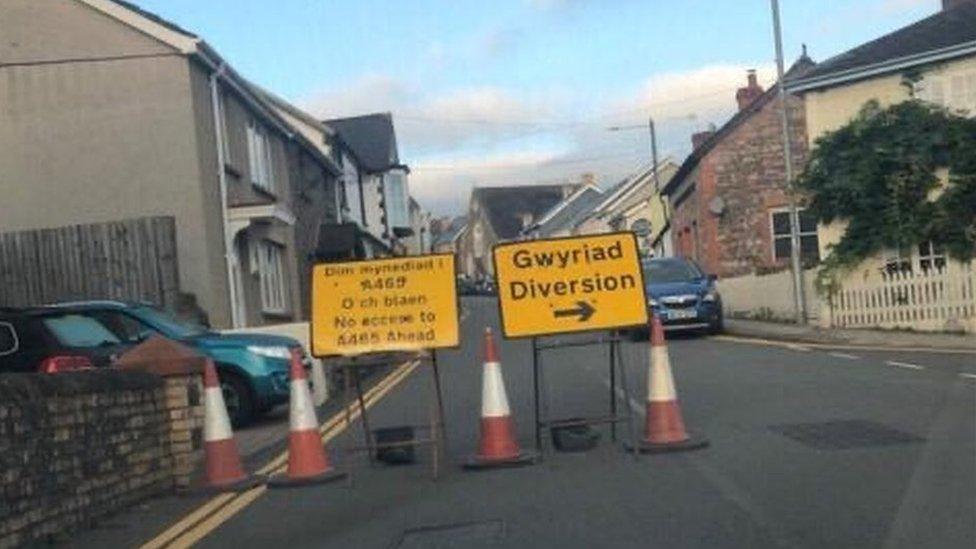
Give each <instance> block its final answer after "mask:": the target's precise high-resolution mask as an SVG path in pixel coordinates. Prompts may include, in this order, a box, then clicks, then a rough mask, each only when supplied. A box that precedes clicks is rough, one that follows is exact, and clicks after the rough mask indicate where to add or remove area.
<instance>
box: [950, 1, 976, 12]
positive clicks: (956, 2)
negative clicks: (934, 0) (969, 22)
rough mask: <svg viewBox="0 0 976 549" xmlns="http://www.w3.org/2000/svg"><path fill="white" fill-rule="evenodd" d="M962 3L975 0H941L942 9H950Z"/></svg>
mask: <svg viewBox="0 0 976 549" xmlns="http://www.w3.org/2000/svg"><path fill="white" fill-rule="evenodd" d="M963 4H976V0H942V11H945V10H951V9H952V8H954V7H956V6H961V5H963Z"/></svg>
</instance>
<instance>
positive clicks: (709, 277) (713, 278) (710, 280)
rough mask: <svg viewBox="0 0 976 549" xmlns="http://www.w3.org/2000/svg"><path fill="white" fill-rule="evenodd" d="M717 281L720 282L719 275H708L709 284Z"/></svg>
mask: <svg viewBox="0 0 976 549" xmlns="http://www.w3.org/2000/svg"><path fill="white" fill-rule="evenodd" d="M716 280H718V275H717V274H710V275H708V281H709V282H715V281H716Z"/></svg>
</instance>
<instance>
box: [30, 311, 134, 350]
mask: <svg viewBox="0 0 976 549" xmlns="http://www.w3.org/2000/svg"><path fill="white" fill-rule="evenodd" d="M43 322H44V326H46V327H47V329H48V330H50V331H51V333H52V334H54V337H55V338H56V339H57V340H58V342H59V343H61V344H62V345H64V346H65V347H76V348H83V349H88V348H94V347H101V346H102V345H117V344H119V343H121V341H120V340H119V338H117V337H115V334H113V333H112V332H110V331H109V330H108V328H106V327H105V326H102V324H101V323H99V322H98V321H97V320H95V319H94V318H88V317H86V316H82V315H74V314H72V315H64V316H52V317H47V318H45V319H44V321H43Z"/></svg>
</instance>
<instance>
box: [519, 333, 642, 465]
mask: <svg viewBox="0 0 976 549" xmlns="http://www.w3.org/2000/svg"><path fill="white" fill-rule="evenodd" d="M538 340H539V338H538V337H533V338H532V385H533V393H534V410H535V446H536V451H537V452H539V456H540V459H541V458H542V457H544V454H545V452H544V451H543V450H544V444H543V430H544V429H547V428H548V429H552V428H554V427H573V426H583V425H604V424H609V425H610V439H611V440H612V441H614V442H616V441H617V424H618V423H621V422H627V424H628V429H629V431H630V439H631V445H632V446H633V445H634V443H636V441H637V429H636V424H635V422H634V412H633V410H631V407H630V398H631V397H630V388H629V386H628V383H627V373H626V371H625V369H624V361H623V357H622V356H621V353H620V341H621V340H620V338H619V337H618V336H615V335H614V336H611V337H610V338H606V339H604V338H600V339H595V340H587V341H564V342H556V343H549V344H542V345H540V344H539V341H538ZM604 344H606V345H607V346H608V352H609V355H610V356H609V361H608V364H607V365H608V370H609V377H610V380H609V384H610V403H609V408H610V413H609V415H605V416H596V417H584V418H573V419H551V418H550V417H548V416H549V405H548V402H549V393H548V389H547V388H546V387H545V381H544V376H543V375H542V359H541V355H542V353H543V351H546V350H549V349H561V348H568V347H585V346H592V345H604ZM618 373H619V376H620V387H619V390H618V387H617V375H618ZM620 393H622V395H621V394H620ZM621 396H622V398H623V399H624V400H625V402H626V405H625V406H624V408H625V409H626V410H627V411H626V413H625V414H624V415H622V416H621V415H619V414H618V412H617V399H618V398H620V397H621ZM543 407H545V417H543V410H542V409H543ZM635 455H636V453H635Z"/></svg>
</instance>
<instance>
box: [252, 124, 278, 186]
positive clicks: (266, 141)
mask: <svg viewBox="0 0 976 549" xmlns="http://www.w3.org/2000/svg"><path fill="white" fill-rule="evenodd" d="M247 157H248V167H249V168H250V171H251V183H253V184H254V185H255V186H257V187H259V188H261V189H264V190H266V191H268V192H271V193H273V192H274V191H275V184H274V163H273V162H272V158H273V155H272V153H271V139H270V138H269V137H268V132H267V130H265V129H264V128H263V127H261V125H260V124H258V123H257V122H256V121H255V120H253V119H252V120H250V121H249V122H248V123H247Z"/></svg>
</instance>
